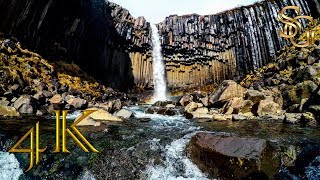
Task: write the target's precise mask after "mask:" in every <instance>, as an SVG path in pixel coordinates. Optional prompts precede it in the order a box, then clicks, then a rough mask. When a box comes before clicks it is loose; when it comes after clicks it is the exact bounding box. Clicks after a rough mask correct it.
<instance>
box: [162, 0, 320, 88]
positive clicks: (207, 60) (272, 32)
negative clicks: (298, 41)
mask: <svg viewBox="0 0 320 180" xmlns="http://www.w3.org/2000/svg"><path fill="white" fill-rule="evenodd" d="M288 5H294V6H299V7H301V13H302V14H304V15H312V16H313V17H315V18H317V17H319V3H318V2H317V1H316V0H279V1H271V0H270V1H269V0H267V1H263V2H259V3H256V4H254V5H251V6H246V7H240V8H236V9H233V10H231V11H226V12H223V13H219V14H215V15H205V16H200V15H197V14H190V15H184V16H177V15H172V16H170V17H167V18H166V19H165V20H164V21H163V22H162V23H160V24H159V28H160V29H161V32H162V44H163V54H164V59H165V60H166V62H167V63H166V64H167V73H168V82H169V85H170V86H171V87H181V86H188V87H198V86H201V85H206V84H211V83H219V82H221V81H222V80H225V79H237V78H239V77H241V76H244V75H245V74H247V73H250V72H252V71H254V70H256V69H258V68H260V67H262V66H263V65H265V64H267V63H269V62H271V61H272V60H273V59H274V58H275V56H276V53H277V51H278V50H279V49H280V48H282V47H283V46H284V45H286V44H287V41H286V40H285V39H283V38H281V37H280V36H279V34H278V31H279V29H281V28H282V27H283V24H281V23H280V21H279V20H278V18H277V15H278V12H279V11H280V10H281V9H282V8H283V7H285V6H288ZM291 13H292V14H290V15H292V16H295V15H296V14H294V12H291ZM302 23H303V25H304V26H306V22H304V21H303V22H302Z"/></svg>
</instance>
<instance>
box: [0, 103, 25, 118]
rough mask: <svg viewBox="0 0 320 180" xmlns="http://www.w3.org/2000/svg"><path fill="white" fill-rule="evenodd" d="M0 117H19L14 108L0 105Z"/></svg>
mask: <svg viewBox="0 0 320 180" xmlns="http://www.w3.org/2000/svg"><path fill="white" fill-rule="evenodd" d="M0 116H4V117H17V116H20V114H19V112H18V111H17V110H16V108H14V107H11V106H4V105H1V104H0Z"/></svg>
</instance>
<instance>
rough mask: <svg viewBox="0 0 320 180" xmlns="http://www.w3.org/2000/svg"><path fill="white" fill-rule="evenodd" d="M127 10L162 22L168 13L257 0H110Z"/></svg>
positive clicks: (205, 11) (204, 12) (205, 10)
mask: <svg viewBox="0 0 320 180" xmlns="http://www.w3.org/2000/svg"><path fill="white" fill-rule="evenodd" d="M110 1H111V2H115V3H117V4H119V5H121V6H122V7H124V8H126V9H128V10H129V12H130V13H131V15H133V16H134V17H139V16H144V17H145V18H146V19H147V21H149V22H152V23H159V22H162V21H163V20H164V19H165V17H168V16H169V15H173V14H178V15H185V14H192V13H196V14H200V15H207V14H215V13H218V12H222V11H225V10H228V9H232V8H234V7H239V6H241V5H249V4H253V3H255V2H257V1H258V0H110Z"/></svg>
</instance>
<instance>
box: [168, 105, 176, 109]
mask: <svg viewBox="0 0 320 180" xmlns="http://www.w3.org/2000/svg"><path fill="white" fill-rule="evenodd" d="M166 108H176V105H174V104H167V105H166Z"/></svg>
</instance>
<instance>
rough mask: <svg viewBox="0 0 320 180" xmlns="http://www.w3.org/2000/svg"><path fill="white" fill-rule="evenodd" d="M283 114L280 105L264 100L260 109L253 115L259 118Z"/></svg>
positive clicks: (260, 104)
mask: <svg viewBox="0 0 320 180" xmlns="http://www.w3.org/2000/svg"><path fill="white" fill-rule="evenodd" d="M281 112H282V110H281V108H280V105H279V104H277V103H275V102H273V101H271V99H266V100H262V101H260V103H259V106H258V108H257V109H256V111H254V112H253V113H254V114H255V115H257V116H265V115H269V114H280V113H281Z"/></svg>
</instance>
